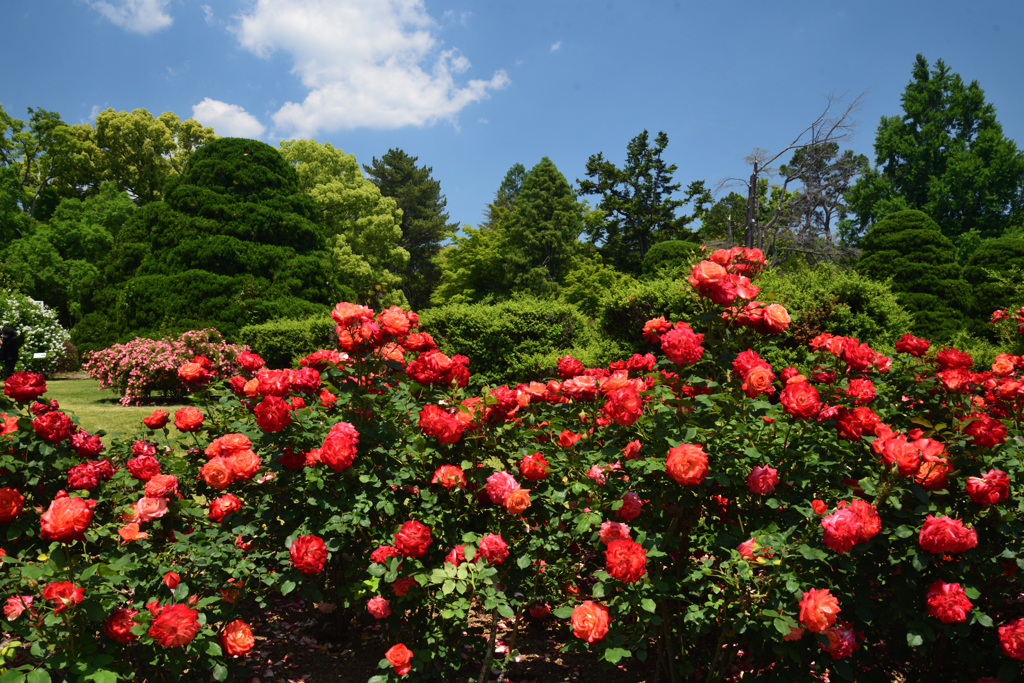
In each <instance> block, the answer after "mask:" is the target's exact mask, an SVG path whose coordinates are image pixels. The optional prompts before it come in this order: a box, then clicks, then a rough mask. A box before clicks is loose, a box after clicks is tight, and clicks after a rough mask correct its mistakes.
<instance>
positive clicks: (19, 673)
mask: <svg viewBox="0 0 1024 683" xmlns="http://www.w3.org/2000/svg"><path fill="white" fill-rule="evenodd" d="M27 668H28V667H25V666H21V667H18V668H17V669H8V670H7V671H5V672H4V673H3V674H0V683H21V682H22V681H24V680H25V674H24V670H25V669H27Z"/></svg>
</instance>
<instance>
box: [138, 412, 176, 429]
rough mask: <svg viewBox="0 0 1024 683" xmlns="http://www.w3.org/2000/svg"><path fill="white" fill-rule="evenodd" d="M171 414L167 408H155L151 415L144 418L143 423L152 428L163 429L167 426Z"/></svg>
mask: <svg viewBox="0 0 1024 683" xmlns="http://www.w3.org/2000/svg"><path fill="white" fill-rule="evenodd" d="M169 419H170V416H169V415H168V414H167V411H166V410H154V411H153V413H152V414H151V415H150V416H149V417H144V418H142V424H144V425H146V426H147V427H149V428H150V429H163V428H164V427H166V426H167V422H168V420H169Z"/></svg>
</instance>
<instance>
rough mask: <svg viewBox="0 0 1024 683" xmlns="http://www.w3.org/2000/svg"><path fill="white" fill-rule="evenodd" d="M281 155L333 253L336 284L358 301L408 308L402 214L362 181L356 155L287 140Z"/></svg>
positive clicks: (368, 183)
mask: <svg viewBox="0 0 1024 683" xmlns="http://www.w3.org/2000/svg"><path fill="white" fill-rule="evenodd" d="M280 149H281V155H282V156H283V157H284V158H285V160H286V161H288V163H290V164H292V166H293V167H294V168H295V170H296V172H297V173H298V177H299V189H300V190H301V191H302V193H303V194H305V195H307V196H309V197H310V198H312V199H313V201H314V202H315V203H316V206H317V209H318V210H319V211H318V214H317V217H316V219H315V222H316V223H318V224H319V226H320V229H321V231H322V232H323V234H324V236H325V237H326V238H327V239H328V242H329V243H330V246H331V247H332V250H333V253H334V261H335V264H336V266H337V273H336V275H337V277H338V280H339V282H340V283H341V284H342V285H343V286H344V287H346V288H348V289H349V290H350V291H351V294H350V296H353V297H354V298H356V299H358V300H359V301H369V300H372V301H375V302H379V303H388V304H390V303H396V304H407V302H406V300H405V297H404V295H403V294H402V290H401V285H402V271H403V270H404V269H405V265H406V263H407V262H408V260H409V254H408V252H406V250H405V249H404V248H402V246H401V241H402V229H401V227H400V222H401V216H402V214H401V212H400V211H399V210H398V207H397V205H396V203H395V200H394V199H392V198H391V197H385V196H383V195H381V192H380V189H379V188H378V187H377V186H376V185H374V184H373V183H372V182H370V181H369V180H367V179H366V178H364V177H363V174H362V172H361V171H360V170H359V164H358V163H356V158H355V156H353V155H351V154H345V152H343V151H341V150H340V149H338V148H336V147H333V146H331V144H330V143H329V142H328V143H324V144H320V143H319V142H317V141H316V140H285V141H283V142H282V143H281V145H280Z"/></svg>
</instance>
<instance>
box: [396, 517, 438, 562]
mask: <svg viewBox="0 0 1024 683" xmlns="http://www.w3.org/2000/svg"><path fill="white" fill-rule="evenodd" d="M428 545H430V529H429V528H428V527H427V526H426V525H423V524H420V523H419V522H417V521H414V520H410V521H408V522H406V523H405V524H403V525H402V528H401V529H399V530H398V533H396V534H395V546H396V547H397V548H398V551H399V552H400V553H402V555H404V556H405V557H422V556H423V554H424V553H425V552H427V546H428Z"/></svg>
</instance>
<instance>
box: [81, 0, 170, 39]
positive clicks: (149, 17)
mask: <svg viewBox="0 0 1024 683" xmlns="http://www.w3.org/2000/svg"><path fill="white" fill-rule="evenodd" d="M170 1H171V0H112V1H111V2H107V0H96V1H95V2H90V3H89V4H90V6H91V7H92V8H93V9H94V10H96V11H97V12H99V13H100V14H102V15H103V16H104V17H106V18H107V19H109V20H110V21H111V22H112V23H114V24H116V25H118V26H120V27H121V28H123V29H125V30H126V31H132V32H133V33H143V34H145V33H153V32H154V31H159V30H160V29H162V28H167V27H168V26H170V25H171V22H172V21H174V20H173V19H171V15H170V14H168V13H167V12H165V11H164V10H165V9H167V5H168V4H169V3H170Z"/></svg>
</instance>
